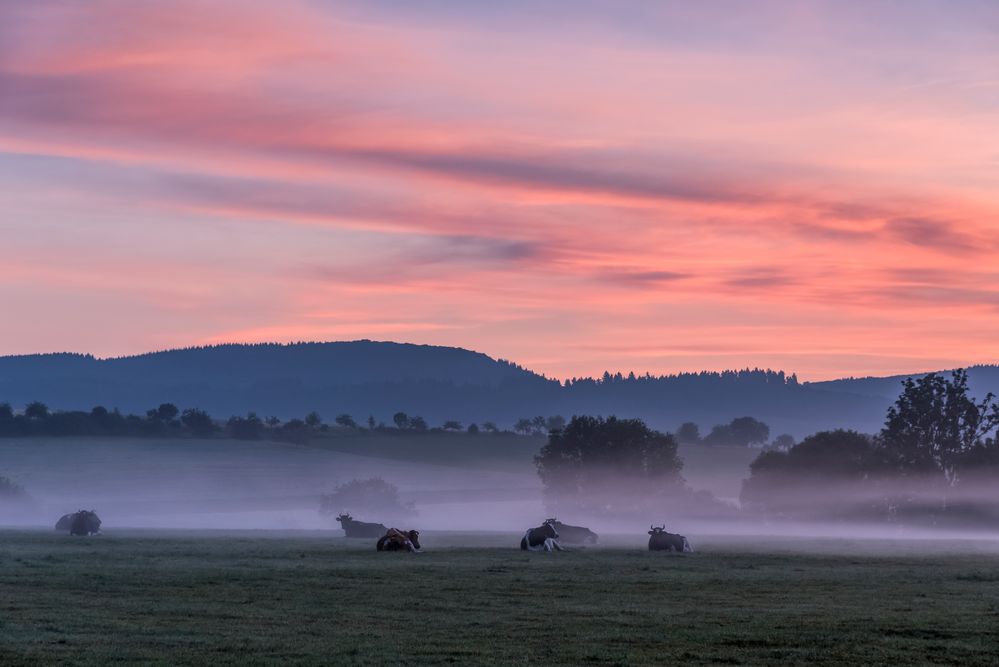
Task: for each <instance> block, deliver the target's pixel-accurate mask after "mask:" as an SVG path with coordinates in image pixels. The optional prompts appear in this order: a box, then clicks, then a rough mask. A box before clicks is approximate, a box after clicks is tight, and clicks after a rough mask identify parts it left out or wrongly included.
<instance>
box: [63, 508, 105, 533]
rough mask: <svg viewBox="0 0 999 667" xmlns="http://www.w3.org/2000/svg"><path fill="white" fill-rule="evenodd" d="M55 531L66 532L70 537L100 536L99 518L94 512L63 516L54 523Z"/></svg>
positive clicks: (82, 511) (80, 512)
mask: <svg viewBox="0 0 999 667" xmlns="http://www.w3.org/2000/svg"><path fill="white" fill-rule="evenodd" d="M55 527H56V530H68V531H69V534H70V535H100V534H101V518H100V517H99V516H97V512H95V511H94V510H80V511H79V512H73V513H72V514H64V515H63V516H62V517H60V519H59V521H57V522H56V526H55Z"/></svg>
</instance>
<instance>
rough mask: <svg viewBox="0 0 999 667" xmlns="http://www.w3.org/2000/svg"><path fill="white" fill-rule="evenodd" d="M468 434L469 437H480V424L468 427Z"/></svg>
mask: <svg viewBox="0 0 999 667" xmlns="http://www.w3.org/2000/svg"><path fill="white" fill-rule="evenodd" d="M468 434H469V435H478V434H479V425H478V424H469V425H468Z"/></svg>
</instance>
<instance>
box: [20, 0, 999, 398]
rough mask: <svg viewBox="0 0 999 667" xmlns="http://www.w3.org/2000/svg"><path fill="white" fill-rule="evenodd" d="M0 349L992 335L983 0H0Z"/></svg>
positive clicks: (992, 52) (995, 72)
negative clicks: (309, 342)
mask: <svg viewBox="0 0 999 667" xmlns="http://www.w3.org/2000/svg"><path fill="white" fill-rule="evenodd" d="M0 312H2V313H3V316H2V318H3V326H0V354H23V353H34V352H53V351H76V352H90V353H94V354H97V355H100V356H119V355H124V354H133V353H140V352H145V351H150V350H157V349H165V348H171V347H180V346H189V345H203V344H214V343H221V342H260V341H280V342H290V341H298V340H352V339H361V338H369V339H375V340H397V341H405V342H414V343H429V344H439V345H455V346H461V347H465V348H470V349H475V350H478V351H481V352H485V353H486V354H489V355H491V356H494V357H501V358H506V359H510V360H513V361H516V362H518V363H520V364H522V365H525V366H527V367H529V368H531V369H532V370H536V371H538V372H542V373H546V374H547V375H549V376H553V377H559V378H565V377H570V376H581V375H592V374H598V373H602V372H603V371H604V370H611V371H618V370H619V371H623V372H628V371H629V370H634V371H636V372H646V371H648V372H652V373H669V372H677V371H686V370H701V369H713V370H719V369H726V368H743V367H772V368H779V369H784V370H786V371H788V372H797V373H798V375H799V377H801V378H803V379H809V380H819V379H827V378H833V377H840V376H846V375H881V374H888V373H897V372H908V371H919V370H932V369H937V368H949V367H954V366H959V365H967V364H972V363H996V362H999V336H997V335H996V332H997V331H999V3H996V2H994V1H993V0H980V1H979V0H962V1H953V0H947V1H943V0H941V1H939V2H936V1H933V2H931V1H927V0H905V1H902V0H899V1H897V2H887V1H879V0H872V1H870V2H842V1H830V2H809V1H805V0H794V1H788V2H768V1H766V0H759V1H757V2H752V3H749V2H741V1H735V0H731V1H722V0H708V1H705V2H697V3H691V2H688V1H685V0H684V1H679V0H678V1H675V2H673V1H651V0H650V1H631V0H628V1H625V0H606V1H599V0H566V1H564V2H552V1H546V0H538V1H536V2H521V1H518V0H512V1H510V0H508V1H504V2H486V1H485V0H483V2H467V1H465V0H435V1H427V2H421V1H418V0H405V1H404V0H373V1H366V2H322V1H318V0H317V1H307V0H286V1H283V2H280V3H275V2H256V1H254V0H249V1H247V0H239V1H232V2H227V1H223V0H219V1H215V2H192V1H189V0H171V1H169V2H167V1H166V0H163V1H162V2H157V1H154V0H150V1H147V2H128V1H125V0H122V1H120V2H111V1H104V0H95V1H93V2H86V3H83V2H75V1H69V0H66V1H62V2H50V1H48V0H33V1H32V2H15V1H13V0H9V1H4V0H0Z"/></svg>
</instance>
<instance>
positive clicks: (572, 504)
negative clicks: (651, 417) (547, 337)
mask: <svg viewBox="0 0 999 667" xmlns="http://www.w3.org/2000/svg"><path fill="white" fill-rule="evenodd" d="M997 432H999V404H997V403H996V402H995V397H994V396H993V395H992V394H991V393H990V394H988V395H986V396H985V398H984V399H981V400H977V399H975V398H973V397H971V396H970V394H969V392H968V378H967V374H966V373H965V372H964V371H963V370H957V371H954V372H953V373H952V375H951V377H950V378H946V377H943V376H941V375H939V374H930V375H927V376H925V377H923V378H920V379H916V380H913V379H908V380H906V381H905V382H904V383H903V386H902V392H901V394H900V395H899V397H898V399H897V400H896V401H895V403H894V405H892V406H891V407H890V408H889V409H888V412H887V414H886V416H885V423H884V427H883V428H882V429H881V431H880V432H879V433H877V434H875V435H865V434H861V433H857V432H855V431H849V430H834V431H823V432H819V433H815V434H813V435H811V436H809V437H807V438H805V439H804V440H802V441H801V442H800V443H797V444H795V443H794V442H793V439H790V436H786V437H785V436H780V437H778V438H777V439H776V440H775V443H771V446H770V447H768V448H766V449H764V451H762V452H761V453H760V455H759V456H758V457H757V458H756V459H755V460H754V461H753V463H752V464H751V466H750V474H749V477H748V478H747V479H746V480H745V481H744V483H743V489H742V493H741V497H740V500H741V513H742V514H744V515H745V514H756V515H763V516H769V517H773V518H788V519H799V520H810V519H817V518H823V519H829V518H850V519H873V520H884V519H888V520H893V521H898V520H903V519H906V520H908V519H912V520H919V521H924V520H928V521H930V522H935V521H942V520H947V521H959V520H969V521H979V522H980V521H986V520H987V521H991V522H993V523H994V522H995V520H997V519H999V491H997V490H996V486H995V481H996V479H997V478H999V437H997ZM768 437H769V429H767V428H766V425H765V424H762V423H761V422H757V421H756V420H753V419H751V418H748V417H745V418H739V419H735V420H733V421H732V422H730V423H729V424H727V425H722V426H718V427H715V428H714V429H712V432H711V433H709V435H708V436H706V437H705V438H703V439H702V438H700V435H699V433H697V432H696V429H694V428H690V425H689V424H685V425H684V426H682V427H681V428H680V429H679V431H678V433H677V434H676V435H674V434H671V433H661V432H659V431H655V430H653V429H650V428H649V427H648V426H647V425H646V424H645V423H644V422H642V421H641V420H638V419H618V418H616V417H609V418H606V419H604V418H602V417H590V416H576V417H573V418H572V420H571V421H570V422H569V423H568V424H567V425H565V427H564V428H561V429H555V430H552V431H550V433H549V436H548V442H547V444H545V445H544V447H542V449H541V451H540V452H539V454H538V455H537V456H536V457H535V464H536V466H537V472H538V475H539V476H540V478H541V481H542V484H543V486H544V492H545V496H546V500H547V502H548V504H549V506H550V508H551V509H552V510H557V511H565V510H574V511H576V510H582V511H587V512H589V513H591V514H598V515H599V514H629V513H647V512H649V511H658V512H662V511H683V512H685V513H687V514H688V515H690V514H692V512H691V510H694V512H693V513H696V511H697V510H701V511H703V510H705V509H714V510H719V509H721V506H720V504H719V503H718V502H717V501H715V500H714V499H713V498H711V496H710V494H706V493H704V492H699V493H697V492H694V491H693V490H692V489H691V488H690V487H689V486H688V485H687V483H686V482H685V480H684V479H683V475H682V471H683V461H682V459H681V458H680V457H679V455H678V445H679V443H680V442H682V441H686V442H695V441H697V442H705V443H706V444H709V443H710V442H711V441H712V440H718V441H722V442H725V443H735V444H760V443H764V442H766V441H767V439H768ZM695 438H696V439H695ZM788 439H790V442H788ZM778 441H781V442H778ZM774 445H776V446H774ZM728 510H729V511H730V512H731V511H734V508H728ZM722 513H724V511H723V512H722Z"/></svg>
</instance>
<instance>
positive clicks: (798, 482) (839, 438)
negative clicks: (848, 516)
mask: <svg viewBox="0 0 999 667" xmlns="http://www.w3.org/2000/svg"><path fill="white" fill-rule="evenodd" d="M883 470H884V465H883V459H882V458H881V455H880V452H879V450H878V448H877V446H876V445H875V443H874V442H873V440H872V438H871V437H870V436H867V435H863V434H861V433H857V432H856V431H846V430H836V431H821V432H819V433H815V434H814V435H810V436H808V437H807V438H805V439H804V440H802V441H801V442H800V443H799V444H797V445H795V446H794V447H792V448H791V449H789V450H788V451H786V452H785V451H780V450H777V449H767V450H764V451H763V452H762V453H761V454H760V455H759V456H757V457H756V459H755V460H754V461H753V462H752V463H751V464H750V466H749V471H750V474H749V478H748V479H746V480H745V481H743V484H742V493H741V495H740V500H741V501H742V503H743V506H745V507H747V508H752V509H760V510H764V511H767V512H770V513H774V514H783V515H787V516H797V517H799V518H811V517H813V516H815V515H822V514H825V515H834V514H837V513H841V512H843V511H844V509H845V508H849V505H850V503H851V502H852V501H851V495H856V497H857V498H859V499H861V500H860V501H859V502H861V504H864V503H867V505H869V504H870V500H869V497H870V496H871V494H870V493H864V492H861V491H862V488H861V487H858V484H859V485H865V484H866V483H867V482H868V480H869V479H870V478H871V476H872V475H874V474H877V473H879V472H881V471H883ZM834 489H835V490H838V491H839V492H840V494H839V496H837V495H835V494H834V493H833V492H832V490H834ZM871 489H873V487H872V486H870V485H868V490H871ZM844 490H845V491H849V492H850V493H847V494H846V497H845V498H844V497H842V496H843V491H844ZM864 498H868V500H863V499H864ZM867 505H864V507H862V508H860V509H863V510H864V511H866V512H868V513H869V511H870V510H871V508H870V507H868V506H867ZM849 511H853V512H855V511H858V508H856V507H852V508H849Z"/></svg>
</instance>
